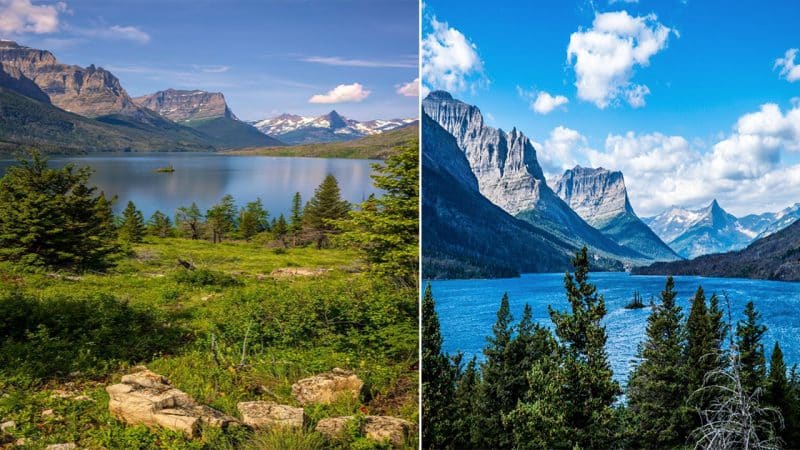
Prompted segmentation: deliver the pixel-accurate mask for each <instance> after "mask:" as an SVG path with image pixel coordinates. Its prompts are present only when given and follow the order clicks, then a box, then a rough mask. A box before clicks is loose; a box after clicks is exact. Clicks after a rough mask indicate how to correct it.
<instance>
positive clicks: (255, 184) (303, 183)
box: [0, 153, 376, 218]
mask: <svg viewBox="0 0 800 450" xmlns="http://www.w3.org/2000/svg"><path fill="white" fill-rule="evenodd" d="M375 162H376V161H369V160H356V159H330V158H328V159H323V158H291V157H285V158H282V157H268V156H233V155H220V154H215V153H122V154H107V153H104V154H94V155H87V156H78V157H52V158H51V159H50V164H51V165H52V166H54V167H62V166H64V165H65V164H68V163H75V164H76V165H78V166H84V165H88V166H91V167H92V168H93V169H94V170H95V173H94V175H92V178H91V182H92V183H93V184H95V185H96V186H98V187H99V188H100V189H101V190H103V191H104V192H105V193H106V194H108V195H116V196H118V201H117V203H116V205H115V210H116V211H117V212H120V211H122V209H124V208H125V205H126V204H127V202H128V200H132V201H133V202H134V203H135V204H136V206H137V207H138V208H139V209H140V210H141V211H142V212H143V213H144V215H145V218H149V217H150V215H151V214H153V213H154V212H155V211H156V210H160V211H161V212H164V213H166V214H167V215H169V216H173V215H174V213H175V210H176V209H177V208H178V207H180V206H188V205H189V204H191V203H192V202H193V201H194V202H197V205H198V206H199V207H200V209H201V210H202V211H205V210H206V209H208V208H209V207H210V206H211V205H213V204H215V203H216V202H217V201H219V199H220V198H221V197H222V196H224V195H225V194H231V195H233V197H234V199H235V200H236V202H237V203H238V204H239V205H240V206H241V205H244V204H245V203H247V202H249V201H253V200H255V199H256V197H260V198H261V200H262V202H263V203H264V207H265V208H266V209H267V210H268V211H269V213H270V216H271V217H277V216H278V215H279V214H281V213H283V214H287V215H288V213H289V211H290V209H291V203H292V196H293V195H294V193H295V192H300V194H301V195H302V196H303V201H306V200H308V199H309V198H311V196H312V195H313V194H314V189H315V188H316V187H317V186H318V185H319V184H320V183H321V182H322V180H323V179H324V178H325V176H327V175H328V174H333V175H334V176H335V177H336V178H337V179H338V180H339V186H340V188H341V190H342V197H344V198H345V199H346V200H348V201H351V202H361V201H362V200H363V199H365V198H366V197H368V196H369V195H370V194H372V193H375V192H376V189H375V188H374V187H373V185H372V179H371V178H370V175H371V174H372V168H371V164H372V163H375ZM12 164H15V162H14V161H9V160H0V175H2V174H3V173H5V170H6V169H7V168H8V167H9V166H10V165H12ZM168 165H172V166H173V167H174V168H175V172H173V173H156V172H155V169H157V168H159V167H165V166H168Z"/></svg>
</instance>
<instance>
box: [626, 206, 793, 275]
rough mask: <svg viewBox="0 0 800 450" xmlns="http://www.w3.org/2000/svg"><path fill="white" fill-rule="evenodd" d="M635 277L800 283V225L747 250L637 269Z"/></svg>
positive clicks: (764, 239)
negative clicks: (657, 276) (667, 276)
mask: <svg viewBox="0 0 800 450" xmlns="http://www.w3.org/2000/svg"><path fill="white" fill-rule="evenodd" d="M633 273H634V274H637V275H700V276H707V277H734V278H757V279H765V280H781V281H800V221H796V222H794V223H793V224H792V225H789V226H788V227H787V228H784V229H783V230H780V231H778V232H776V233H773V234H771V235H769V236H767V237H765V238H761V239H759V240H757V241H755V242H753V243H752V244H750V245H748V246H747V247H746V248H745V249H743V250H739V251H733V252H728V253H719V254H712V255H704V256H700V257H698V258H695V259H693V260H691V261H674V262H670V263H656V264H653V265H651V266H649V267H639V268H635V269H634V270H633Z"/></svg>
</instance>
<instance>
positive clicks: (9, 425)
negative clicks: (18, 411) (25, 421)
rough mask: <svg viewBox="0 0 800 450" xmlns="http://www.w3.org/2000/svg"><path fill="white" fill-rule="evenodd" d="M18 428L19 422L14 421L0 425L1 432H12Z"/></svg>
mask: <svg viewBox="0 0 800 450" xmlns="http://www.w3.org/2000/svg"><path fill="white" fill-rule="evenodd" d="M16 428H17V422H14V421H13V420H7V421H5V422H3V423H0V431H4V432H11V431H14V429H16Z"/></svg>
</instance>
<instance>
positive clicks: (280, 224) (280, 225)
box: [272, 214, 289, 242]
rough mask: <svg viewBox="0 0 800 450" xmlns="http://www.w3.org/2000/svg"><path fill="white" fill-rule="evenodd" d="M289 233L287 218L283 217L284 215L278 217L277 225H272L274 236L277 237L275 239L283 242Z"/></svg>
mask: <svg viewBox="0 0 800 450" xmlns="http://www.w3.org/2000/svg"><path fill="white" fill-rule="evenodd" d="M288 232H289V224H287V223H286V218H285V217H283V214H281V215H280V216H278V220H276V221H275V224H274V225H272V234H273V236H275V239H278V240H280V241H281V242H283V239H284V238H285V237H286V234H287V233H288Z"/></svg>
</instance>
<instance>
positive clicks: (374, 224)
mask: <svg viewBox="0 0 800 450" xmlns="http://www.w3.org/2000/svg"><path fill="white" fill-rule="evenodd" d="M373 168H374V170H375V173H374V174H373V175H372V179H373V180H374V182H373V184H374V185H375V187H376V188H378V189H381V190H383V191H384V194H383V195H382V196H380V197H378V198H375V197H374V196H370V198H369V199H368V200H367V201H365V202H363V203H362V204H361V208H360V209H359V210H357V211H353V212H351V213H350V217H349V219H348V220H343V221H341V222H339V227H340V228H341V229H342V230H343V231H344V239H345V241H346V242H349V243H351V244H352V245H355V246H356V247H357V248H360V249H361V250H362V251H364V252H365V253H366V255H367V260H368V261H369V262H370V264H371V267H372V269H373V270H374V271H375V272H377V273H379V274H381V275H383V276H389V277H391V278H393V279H395V280H398V281H400V282H402V283H404V284H406V285H408V286H415V287H416V286H417V283H418V281H417V280H418V278H419V277H418V275H419V270H418V269H419V146H409V147H404V148H401V149H399V152H398V153H397V154H395V155H392V156H390V157H389V158H388V159H387V160H386V162H385V164H383V165H381V164H375V165H373Z"/></svg>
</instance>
